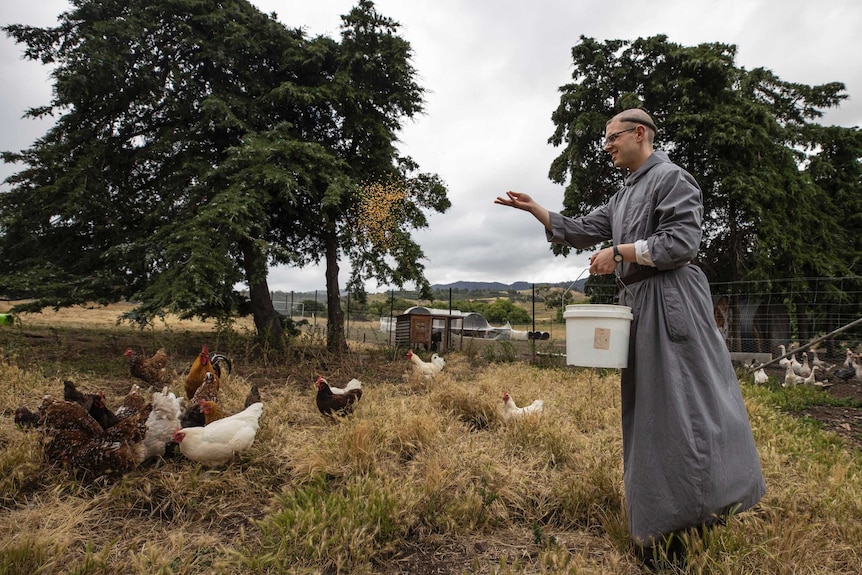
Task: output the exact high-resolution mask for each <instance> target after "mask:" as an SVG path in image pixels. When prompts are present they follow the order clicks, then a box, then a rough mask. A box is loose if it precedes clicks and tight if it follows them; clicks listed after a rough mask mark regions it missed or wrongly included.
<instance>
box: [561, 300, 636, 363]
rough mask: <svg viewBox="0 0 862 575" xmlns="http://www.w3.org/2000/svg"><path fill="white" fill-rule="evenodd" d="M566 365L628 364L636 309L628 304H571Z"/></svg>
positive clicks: (567, 324)
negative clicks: (631, 330) (630, 338)
mask: <svg viewBox="0 0 862 575" xmlns="http://www.w3.org/2000/svg"><path fill="white" fill-rule="evenodd" d="M563 317H564V318H565V319H566V364H567V365H578V366H581V367H627V366H628V362H629V331H630V329H631V324H632V308H630V307H628V306H624V305H599V304H579V305H567V306H566V311H565V312H564V313H563Z"/></svg>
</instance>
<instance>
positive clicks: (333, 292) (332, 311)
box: [326, 231, 347, 354]
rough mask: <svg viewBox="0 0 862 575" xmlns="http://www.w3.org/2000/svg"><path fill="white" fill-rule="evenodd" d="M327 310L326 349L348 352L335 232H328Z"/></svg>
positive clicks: (337, 352) (333, 351)
mask: <svg viewBox="0 0 862 575" xmlns="http://www.w3.org/2000/svg"><path fill="white" fill-rule="evenodd" d="M326 308H327V318H328V319H327V327H326V349H328V350H329V351H330V352H332V353H336V354H340V353H343V352H346V351H347V340H346V339H345V337H344V312H342V311H341V292H340V291H339V289H338V237H337V236H336V235H335V232H334V231H327V232H326Z"/></svg>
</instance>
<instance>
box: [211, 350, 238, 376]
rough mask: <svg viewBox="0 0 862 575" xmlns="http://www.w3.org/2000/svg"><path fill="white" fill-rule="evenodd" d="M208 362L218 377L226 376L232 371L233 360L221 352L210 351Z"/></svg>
mask: <svg viewBox="0 0 862 575" xmlns="http://www.w3.org/2000/svg"><path fill="white" fill-rule="evenodd" d="M210 363H211V364H212V366H213V369H214V370H215V372H216V375H217V376H218V377H219V378H222V377H226V376H228V375H230V374H231V372H233V360H231V358H229V357H228V356H226V355H225V354H223V353H220V352H217V351H214V352H212V353H211V354H210Z"/></svg>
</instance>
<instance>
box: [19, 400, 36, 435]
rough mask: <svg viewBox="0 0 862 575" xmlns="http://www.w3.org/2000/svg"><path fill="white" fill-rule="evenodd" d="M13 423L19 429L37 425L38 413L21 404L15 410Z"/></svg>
mask: <svg viewBox="0 0 862 575" xmlns="http://www.w3.org/2000/svg"><path fill="white" fill-rule="evenodd" d="M15 425H17V426H18V427H20V428H21V429H30V428H32V427H39V425H40V421H39V413H38V412H36V413H33V412H32V411H30V410H29V409H28V408H27V407H26V406H24V405H22V406H21V407H19V408H18V409H16V410H15Z"/></svg>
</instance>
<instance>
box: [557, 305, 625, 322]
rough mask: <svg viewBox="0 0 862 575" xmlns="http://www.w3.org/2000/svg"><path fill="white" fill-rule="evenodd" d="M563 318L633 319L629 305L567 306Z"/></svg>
mask: <svg viewBox="0 0 862 575" xmlns="http://www.w3.org/2000/svg"><path fill="white" fill-rule="evenodd" d="M563 317H613V318H619V319H632V318H633V317H634V315H633V314H632V308H630V307H629V306H627V305H612V304H573V305H568V306H566V311H565V312H563Z"/></svg>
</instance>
